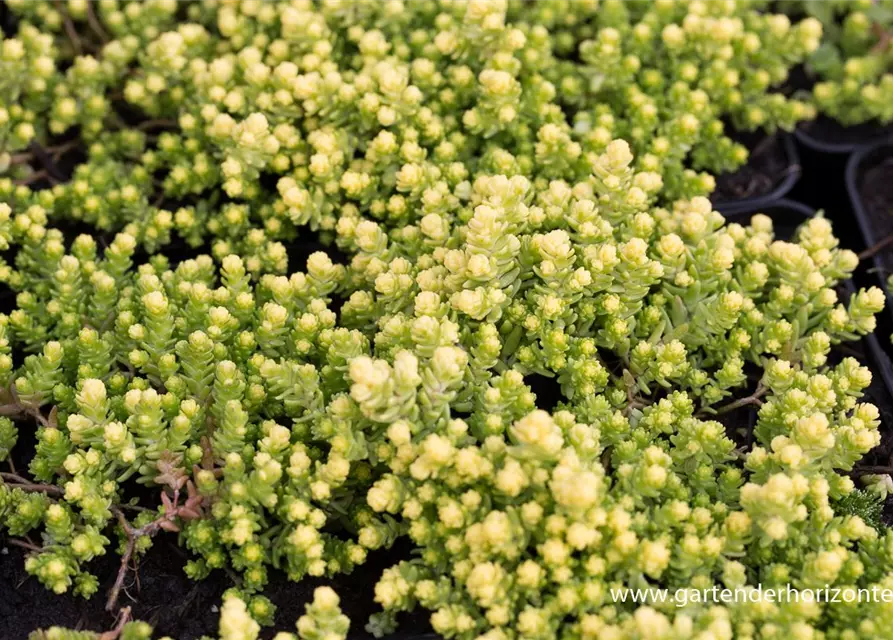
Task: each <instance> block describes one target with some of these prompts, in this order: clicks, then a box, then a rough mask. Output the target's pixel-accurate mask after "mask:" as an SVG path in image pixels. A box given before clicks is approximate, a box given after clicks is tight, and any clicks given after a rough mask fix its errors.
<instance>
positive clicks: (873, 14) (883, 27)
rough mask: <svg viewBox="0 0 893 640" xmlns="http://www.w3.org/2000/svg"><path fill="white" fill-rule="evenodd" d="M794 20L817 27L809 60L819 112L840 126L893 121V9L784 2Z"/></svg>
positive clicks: (836, 1)
mask: <svg viewBox="0 0 893 640" xmlns="http://www.w3.org/2000/svg"><path fill="white" fill-rule="evenodd" d="M782 6H783V7H784V8H785V9H787V10H789V11H790V12H791V13H793V14H794V15H809V16H810V17H813V18H815V19H817V20H819V21H821V23H822V27H823V29H824V32H825V39H824V41H823V42H822V45H821V46H820V47H819V48H818V49H817V50H816V51H815V52H814V53H813V54H812V56H811V57H810V58H809V60H808V65H807V68H808V69H809V71H810V72H811V73H812V74H813V75H814V76H815V79H816V83H815V85H814V86H813V89H812V95H813V100H814V103H815V105H816V107H818V109H819V110H820V111H821V112H822V113H824V114H826V115H828V116H829V117H831V118H833V119H835V120H837V121H839V122H841V123H842V124H844V125H854V124H860V123H863V122H868V121H878V122H880V123H882V124H889V123H890V122H891V121H893V110H891V107H890V103H891V100H890V98H891V96H893V73H891V71H893V50H891V47H890V44H891V38H893V32H891V29H893V3H891V2H889V1H887V0H880V1H872V0H855V1H852V2H850V1H840V0H832V1H830V2H824V1H818V0H788V2H785V3H783V5H782Z"/></svg>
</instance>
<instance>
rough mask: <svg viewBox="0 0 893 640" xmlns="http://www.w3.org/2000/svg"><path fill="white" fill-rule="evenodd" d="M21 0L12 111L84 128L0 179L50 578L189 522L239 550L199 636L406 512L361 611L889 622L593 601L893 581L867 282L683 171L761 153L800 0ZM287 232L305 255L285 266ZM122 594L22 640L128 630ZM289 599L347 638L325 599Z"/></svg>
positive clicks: (9, 510) (74, 584) (17, 517)
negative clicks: (44, 89)
mask: <svg viewBox="0 0 893 640" xmlns="http://www.w3.org/2000/svg"><path fill="white" fill-rule="evenodd" d="M9 4H10V6H11V7H12V8H13V9H14V10H15V12H16V14H17V17H18V19H19V32H18V34H17V35H16V36H15V37H11V38H7V39H6V40H4V43H9V42H19V43H20V44H22V45H23V46H22V48H21V51H23V53H22V55H21V56H18V57H16V56H13V58H14V59H15V60H19V61H21V60H29V58H28V56H29V55H30V53H27V52H30V51H31V50H32V49H33V50H35V51H37V50H38V49H40V50H41V51H44V50H46V52H47V54H46V55H47V56H48V57H49V58H52V57H53V56H56V57H55V58H52V59H54V60H58V61H59V62H58V64H57V63H52V64H51V65H50V66H52V69H51V71H50V73H49V76H48V77H49V78H50V79H49V80H47V82H49V83H52V84H53V87H54V89H53V92H52V99H51V100H48V101H47V105H46V106H45V107H43V106H40V105H38V104H37V102H39V100H38V98H39V97H41V96H45V94H44V93H41V92H40V91H35V92H33V93H34V96H33V98H34V101H35V105H34V106H30V107H28V109H29V110H28V111H27V113H25V112H23V114H24V115H23V118H24V117H25V116H27V119H30V120H33V121H34V122H39V123H40V124H39V126H35V127H34V132H33V134H32V136H31V137H28V139H29V140H30V139H31V138H33V137H34V136H37V139H44V140H45V141H52V142H56V141H55V140H50V138H52V137H53V136H62V135H63V134H65V133H66V132H69V135H70V132H71V131H73V130H75V129H76V130H77V132H78V135H79V136H80V138H79V139H78V140H79V141H80V140H82V141H83V148H82V149H81V151H82V152H83V157H82V160H83V162H81V163H80V164H78V165H77V167H76V168H75V169H74V172H73V174H72V175H71V178H70V179H69V180H67V181H64V182H61V183H59V184H41V183H40V180H44V181H45V182H46V181H49V182H53V181H54V180H55V179H54V180H50V178H53V176H52V175H51V173H52V172H51V171H50V169H45V170H44V172H45V174H44V175H42V176H41V175H40V170H39V169H37V171H36V173H35V172H34V169H35V167H34V166H32V165H36V164H37V162H38V160H39V158H37V156H38V155H40V154H39V153H38V151H41V150H42V151H44V152H46V153H49V154H59V153H64V149H62V148H61V147H62V146H64V145H65V144H67V143H62V142H60V143H57V146H54V147H53V149H54V150H51V151H50V150H46V149H43V147H37V146H34V147H32V151H30V152H26V153H24V154H22V153H21V152H19V151H18V149H20V148H21V146H22V145H25V144H26V143H27V140H26V139H25V138H26V137H22V139H21V140H13V139H12V138H5V140H8V141H9V142H8V144H10V145H11V146H10V147H9V150H8V151H7V153H10V154H11V152H13V151H16V152H17V155H18V157H16V158H13V157H12V155H10V160H9V164H10V166H9V167H8V168H7V173H8V175H7V177H6V178H4V179H2V180H0V200H2V204H0V246H2V248H3V249H4V250H6V251H7V253H6V260H5V261H4V262H2V263H0V281H2V282H3V283H5V286H8V287H9V288H10V289H11V290H13V291H14V292H15V293H16V305H15V309H14V310H10V312H9V313H4V314H0V389H2V391H0V414H2V415H0V461H2V469H3V470H2V471H0V528H2V529H3V531H4V533H5V535H7V536H8V537H9V538H10V541H11V542H15V543H16V544H18V545H19V546H24V547H25V548H26V549H27V551H28V556H27V559H26V564H25V569H26V570H27V572H28V573H29V574H31V575H32V576H34V577H35V578H36V579H37V580H39V581H40V582H41V583H43V584H44V585H45V586H46V587H47V588H48V589H51V590H53V591H54V592H57V593H60V594H62V593H69V592H72V593H75V594H78V595H81V596H85V597H91V596H94V595H95V594H96V593H97V591H99V580H98V577H97V576H96V575H94V574H93V573H92V572H91V562H92V561H93V560H94V559H95V558H97V557H99V556H103V555H106V554H117V555H118V556H120V569H119V570H118V573H117V575H116V576H115V577H114V580H113V581H112V587H111V589H110V590H109V591H108V593H104V594H103V595H104V596H105V597H106V603H107V604H106V606H107V608H108V610H109V611H111V612H115V611H118V609H119V603H120V599H121V598H120V596H121V592H122V590H123V589H124V588H125V586H126V584H127V583H128V582H129V580H128V572H129V571H130V567H131V565H132V563H133V561H134V560H135V559H137V558H139V557H140V556H141V555H142V554H145V553H146V552H147V550H148V549H149V548H150V546H151V545H152V543H153V539H155V538H156V537H158V536H166V535H169V536H175V537H176V538H177V540H178V542H179V544H180V545H181V546H183V547H184V548H185V549H186V550H187V551H188V553H189V555H190V560H189V561H188V563H187V564H186V566H185V571H186V573H187V574H188V575H189V576H190V577H191V578H194V579H203V578H206V577H208V576H209V575H210V574H212V573H213V572H218V573H222V572H223V571H226V572H228V573H229V574H230V575H233V576H235V577H237V579H238V580H237V582H238V584H237V586H236V587H235V588H234V589H233V590H232V591H231V592H230V593H229V594H228V596H227V598H226V599H225V601H224V604H223V606H222V609H221V623H220V638H221V640H254V639H255V638H256V637H258V634H259V633H260V625H261V624H269V623H270V622H271V621H272V619H273V616H274V608H273V605H272V603H271V602H270V601H269V600H268V599H267V598H265V597H264V596H263V590H264V587H265V585H266V584H267V583H268V580H269V578H270V572H271V571H281V572H283V573H284V574H286V575H287V576H288V578H289V579H291V580H295V581H298V580H301V579H302V578H304V577H307V576H313V577H320V576H336V575H338V574H343V573H348V572H351V571H353V570H354V569H356V568H357V567H359V566H360V565H363V564H364V562H365V561H366V560H367V557H368V555H369V554H370V553H371V552H375V551H384V552H386V550H388V549H390V548H392V547H393V546H394V545H395V543H396V542H397V541H398V540H399V539H406V540H408V541H409V542H410V543H411V545H412V547H413V548H414V549H415V553H414V554H413V556H412V559H409V560H404V561H402V562H396V561H395V563H394V566H392V567H391V568H389V569H387V570H386V571H385V572H384V573H383V575H382V576H381V579H380V580H379V582H378V584H377V586H376V588H375V594H374V597H375V600H376V602H377V603H378V604H379V605H380V606H381V611H380V612H379V613H377V614H376V615H374V616H373V617H372V619H371V620H370V621H369V622H368V624H367V627H366V628H367V630H368V631H370V632H371V633H373V634H375V635H377V636H382V635H386V634H388V633H390V632H392V631H393V630H394V629H395V628H396V625H397V622H398V617H399V614H401V613H402V612H407V611H410V610H413V609H417V608H420V609H425V610H428V611H429V612H430V623H431V626H432V627H433V629H434V630H435V631H436V632H437V633H438V634H440V635H442V636H443V637H447V638H461V639H463V640H465V639H468V640H471V639H479V640H501V639H506V640H508V639H516V638H517V639H521V638H523V639H530V640H533V639H538V638H542V639H544V640H545V639H547V638H556V637H559V638H567V639H584V638H585V639H588V638H676V637H678V638H688V637H701V638H732V637H742V638H747V637H754V638H755V637H765V638H777V637H781V636H782V635H793V636H794V637H796V638H811V637H821V636H819V634H825V635H824V637H829V638H847V639H849V638H860V637H864V638H872V637H877V636H878V635H879V634H882V633H885V632H886V631H885V630H886V629H888V628H889V625H890V622H891V620H893V610H891V609H890V604H889V603H885V602H876V603H872V604H871V605H865V606H862V605H860V606H854V605H853V604H851V603H850V601H847V602H846V603H835V602H814V603H811V604H808V605H807V604H799V603H798V604H797V605H793V604H791V605H784V606H782V605H778V606H776V605H774V604H772V603H767V602H762V603H761V602H756V603H750V604H747V605H741V606H732V605H721V604H718V603H714V605H710V606H708V605H693V606H686V607H678V606H676V603H673V602H669V601H668V602H663V603H660V602H654V603H649V604H647V605H646V604H642V603H635V602H626V601H624V602H620V601H616V600H615V599H612V596H611V593H612V590H614V589H617V588H623V587H632V588H639V587H647V586H656V587H664V588H669V589H677V588H693V589H700V590H709V589H712V588H714V587H728V588H741V589H744V590H753V589H756V587H757V585H765V586H767V587H773V588H774V587H783V586H785V585H796V586H797V588H820V587H824V586H826V585H833V586H835V587H836V588H839V589H843V590H854V589H872V588H880V589H886V588H893V579H891V577H890V576H891V571H893V534H889V533H887V532H886V530H885V529H884V528H883V527H882V526H881V525H880V523H879V522H878V520H877V499H876V498H875V497H873V496H874V495H875V494H877V495H880V494H881V492H882V491H883V489H882V487H883V486H884V485H883V483H884V480H883V478H878V479H876V482H875V484H877V485H878V487H879V488H878V489H875V490H873V491H871V492H868V493H861V492H856V490H855V489H854V485H853V482H852V480H851V479H850V477H849V475H848V474H849V472H850V471H852V470H853V468H854V465H856V464H857V463H858V461H859V460H860V459H861V457H862V456H863V455H864V454H866V453H867V452H868V451H869V450H871V449H872V448H873V447H874V446H875V445H877V444H878V442H879V441H880V434H879V425H880V419H879V415H878V410H877V409H876V408H875V407H874V406H873V405H870V404H867V403H863V402H860V400H861V398H862V394H863V391H864V389H866V387H867V386H868V385H869V384H870V381H871V373H870V371H869V370H868V369H867V368H865V367H864V366H862V365H861V364H860V363H859V362H857V361H856V360H855V359H853V358H842V359H841V358H840V357H837V354H835V353H834V352H833V348H834V347H835V346H836V345H838V344H840V343H842V342H846V341H852V340H857V339H859V338H860V337H861V336H863V335H865V334H868V333H871V332H872V331H873V330H874V328H875V318H874V316H875V314H877V313H878V312H879V311H880V310H881V308H882V307H883V304H884V296H883V294H882V292H881V291H880V290H879V289H876V288H871V289H867V290H860V291H858V292H856V293H854V294H852V295H850V294H849V293H847V289H846V288H845V287H843V286H842V284H843V283H844V282H845V281H846V280H848V279H849V277H850V274H851V273H852V272H853V270H854V269H855V268H856V266H857V264H858V258H857V256H856V255H855V254H854V253H853V252H851V251H849V250H846V249H842V248H840V247H839V245H838V241H837V239H836V238H835V237H834V235H833V233H832V229H831V225H830V223H829V222H828V221H827V220H826V219H824V218H823V217H821V216H819V217H815V218H813V219H811V220H809V221H808V222H807V223H806V224H804V225H802V226H801V227H800V228H799V229H798V230H797V231H796V232H795V233H794V235H793V237H777V236H776V233H775V229H774V227H773V221H772V220H771V219H770V218H769V217H767V216H765V215H754V216H753V217H751V218H750V219H749V220H740V221H737V222H727V221H726V220H725V219H724V218H723V217H722V216H721V215H720V214H719V213H717V212H716V211H714V210H713V208H712V206H711V204H710V202H709V200H708V199H707V198H706V197H704V194H706V193H709V191H710V190H711V189H712V178H711V177H710V176H709V174H698V173H695V172H694V168H696V169H710V170H725V169H728V168H732V167H734V166H737V164H739V163H740V162H743V160H744V159H745V155H744V153H743V148H741V147H739V146H737V145H735V144H734V143H733V142H732V141H731V139H730V138H728V137H726V135H725V134H724V133H723V124H722V123H723V121H724V119H725V120H728V121H731V122H734V123H735V124H736V125H737V126H739V127H742V128H752V127H757V126H769V127H771V126H782V127H792V126H793V125H794V124H795V123H796V121H798V120H800V119H802V118H805V117H807V116H809V115H810V107H809V106H808V105H806V104H803V103H800V102H797V101H790V100H786V99H785V98H783V97H781V96H780V95H775V94H772V93H771V92H768V93H767V90H768V89H769V88H770V87H771V86H773V85H775V84H778V83H780V82H782V81H783V80H784V79H785V77H786V74H787V71H788V68H789V67H790V66H792V65H793V64H795V63H797V62H799V61H800V60H802V59H804V58H805V56H807V55H808V54H809V53H811V52H812V51H814V50H815V49H816V47H817V46H818V40H819V37H820V34H821V29H820V26H819V24H818V23H817V22H816V21H814V20H804V21H802V22H799V23H796V24H792V23H791V21H790V20H789V19H787V18H786V17H784V16H782V15H775V14H770V13H766V12H765V11H763V10H762V9H761V7H760V5H759V4H751V3H735V2H716V3H714V2H690V3H673V2H666V1H659V2H655V3H651V4H645V3H642V4H624V3H620V2H612V1H611V0H605V1H604V2H602V3H596V2H587V3H582V4H580V5H579V6H577V5H574V7H573V9H574V10H573V11H571V10H570V9H571V7H570V5H569V4H568V3H565V2H560V1H555V2H549V1H547V2H540V3H535V4H534V3H506V2H501V1H498V0H493V1H485V0H471V1H469V2H433V1H429V2H418V3H406V4H405V5H404V4H403V3H402V2H399V1H395V0H391V1H390V2H386V3H381V4H371V3H370V4H360V3H347V2H338V1H334V0H327V1H324V2H322V3H319V5H313V4H311V3H309V2H302V1H300V0H298V1H295V2H290V3H277V4H272V3H270V4H266V3H260V2H253V1H251V0H245V1H242V2H201V3H190V4H188V5H182V6H177V5H176V4H175V3H173V2H167V1H163V0H161V1H154V0H150V1H149V2H145V3H136V2H132V3H125V2H115V1H111V0H100V1H99V2H96V3H89V2H83V1H81V2H79V1H77V0H70V1H68V2H65V3H46V2H35V3H25V2H10V3H9ZM32 30H33V31H34V33H33V34H32V36H33V40H34V42H31V43H30V44H29V45H28V46H27V47H26V46H24V44H23V43H24V41H25V40H27V37H28V35H27V34H29V33H31V31H32ZM37 44H40V47H38V46H37ZM43 45H46V46H45V47H44V46H43ZM4 46H5V47H6V46H8V47H12V49H13V53H15V45H4ZM41 47H43V48H41ZM2 51H6V49H5V48H4V49H2V50H0V52H2ZM38 57H40V56H38ZM51 62H52V60H51ZM29 64H33V63H31V62H22V64H20V65H19V66H18V67H16V68H17V69H19V71H18V72H17V73H18V74H19V75H18V76H15V77H17V78H19V80H20V81H21V83H22V86H23V87H24V88H23V89H22V93H21V97H14V98H12V99H13V100H14V101H17V102H16V104H21V105H23V106H24V105H26V104H30V103H29V102H28V99H27V96H28V95H30V94H28V92H27V89H28V87H31V83H32V81H33V80H34V78H35V76H34V75H33V74H31V73H28V71H27V69H28V65H29ZM31 88H32V89H33V87H31ZM8 111H10V113H11V112H12V110H11V108H10V109H8ZM46 136H50V138H46ZM41 137H43V138H41ZM76 142H77V141H76ZM78 144H79V142H78ZM29 171H31V172H30V173H29ZM40 187H46V188H40ZM73 222H75V223H78V224H79V225H80V226H81V227H84V226H86V228H87V229H89V230H90V233H85V234H80V235H76V234H72V233H66V231H67V230H68V229H70V228H71V227H72V226H73V225H72V223H73ZM310 233H313V234H316V236H315V237H319V238H320V239H321V240H322V242H323V245H322V246H325V247H327V248H328V250H327V251H315V252H311V253H310V255H309V257H307V259H306V261H305V262H306V264H303V265H294V264H291V265H290V264H289V259H288V258H289V251H290V250H291V249H293V248H294V247H295V246H296V245H297V244H298V243H300V242H301V241H302V240H304V239H306V237H307V236H308V234H310ZM177 243H179V244H177ZM183 243H185V245H186V246H188V247H190V249H191V250H193V252H192V253H190V254H189V256H188V257H186V256H184V251H183ZM297 266H299V267H300V268H302V269H303V270H302V271H296V270H295V267H297ZM543 378H546V379H549V380H551V381H552V383H553V385H554V389H555V392H554V396H556V397H554V398H549V397H543V396H545V395H546V394H540V397H538V396H537V393H535V392H534V388H539V387H540V385H539V382H538V381H540V380H541V379H543ZM552 401H554V402H552ZM749 412H754V413H755V414H756V415H755V416H754V424H753V426H752V428H741V427H742V425H743V424H745V423H746V421H747V417H748V413H749ZM31 433H34V435H35V439H36V446H35V451H34V454H33V456H29V457H28V459H27V460H25V461H24V464H26V465H27V468H17V467H16V466H15V463H16V462H19V463H21V462H22V459H21V457H19V454H20V452H21V446H20V445H19V440H21V439H22V438H21V436H22V435H23V434H28V435H29V436H30V434H31ZM860 514H862V515H860ZM868 514H872V515H871V517H869V515H868ZM863 515H864V516H865V517H863ZM769 605H772V606H769ZM120 620H121V621H122V622H121V623H120V624H119V625H118V627H116V629H115V630H113V631H112V632H108V633H109V634H110V635H105V636H97V635H96V634H92V633H91V632H86V633H84V632H73V631H66V630H64V629H60V628H57V629H51V630H49V631H47V632H43V635H37V636H35V637H36V638H46V639H47V640H56V639H58V640H67V639H69V638H77V639H80V638H87V639H91V640H92V639H93V638H97V637H98V638H101V639H102V640H107V638H110V637H111V638H125V639H128V640H137V639H141V638H148V637H150V634H151V630H150V629H149V628H148V626H146V625H144V624H142V623H136V622H129V621H128V620H127V616H121V617H120ZM364 623H365V621H354V624H355V625H357V624H358V625H359V626H362V625H363V624H364ZM355 628H356V627H355ZM297 632H298V635H297V637H300V638H302V639H305V640H317V639H318V640H335V639H336V638H344V637H346V635H347V632H348V621H347V619H346V618H345V617H344V616H343V614H342V613H341V611H340V609H339V601H338V597H337V596H336V595H335V594H334V592H333V591H331V590H330V589H327V588H324V589H320V590H317V592H316V593H315V597H314V601H313V603H312V604H310V605H309V606H308V609H307V614H306V615H305V616H304V617H302V618H301V619H300V620H299V621H298V623H297ZM294 637H295V636H293V635H289V634H280V635H279V636H277V638H279V640H285V639H288V638H294Z"/></svg>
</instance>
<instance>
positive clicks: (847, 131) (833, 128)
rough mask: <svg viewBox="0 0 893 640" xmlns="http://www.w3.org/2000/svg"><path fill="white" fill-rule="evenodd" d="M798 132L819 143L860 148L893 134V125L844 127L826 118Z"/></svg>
mask: <svg viewBox="0 0 893 640" xmlns="http://www.w3.org/2000/svg"><path fill="white" fill-rule="evenodd" d="M800 131H801V132H803V133H805V134H806V135H807V136H809V137H810V138H812V139H814V140H816V141H817V142H819V143H824V144H832V145H853V146H861V145H866V144H871V143H873V142H879V141H880V140H883V139H884V138H886V137H888V136H890V135H891V134H893V125H882V124H880V123H878V122H863V123H862V124H856V125H850V126H844V125H842V124H840V123H839V122H837V121H836V120H832V119H831V118H828V117H826V116H819V117H818V118H816V119H815V120H813V121H811V122H807V123H804V124H802V125H800Z"/></svg>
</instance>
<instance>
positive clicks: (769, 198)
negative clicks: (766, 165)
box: [713, 133, 802, 214]
mask: <svg viewBox="0 0 893 640" xmlns="http://www.w3.org/2000/svg"><path fill="white" fill-rule="evenodd" d="M775 140H776V141H777V144H778V146H779V147H780V148H781V151H782V152H783V154H784V164H785V167H786V168H785V169H782V170H781V171H780V172H778V173H777V174H776V175H770V176H767V177H768V178H769V179H770V180H773V186H772V188H771V190H770V191H768V192H767V193H763V194H761V195H755V196H749V197H746V198H741V199H739V200H732V199H719V198H721V196H718V198H716V199H714V201H713V206H714V208H715V209H716V210H717V211H719V212H720V213H726V214H728V213H736V212H741V211H757V210H759V209H763V208H766V207H769V206H772V204H773V203H775V202H778V201H779V200H781V199H782V198H784V197H785V196H786V195H787V194H788V192H789V191H790V190H791V189H792V188H793V187H794V185H795V184H796V183H797V180H799V179H800V175H801V173H802V169H801V166H800V154H799V153H798V152H797V145H796V144H795V142H794V138H793V137H792V136H791V135H790V134H787V133H782V134H778V135H777V136H775ZM747 170H748V166H747V165H746V166H745V167H742V169H740V170H739V172H741V171H747ZM739 172H736V173H739Z"/></svg>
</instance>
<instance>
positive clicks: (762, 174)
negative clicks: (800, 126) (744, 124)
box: [711, 135, 798, 203]
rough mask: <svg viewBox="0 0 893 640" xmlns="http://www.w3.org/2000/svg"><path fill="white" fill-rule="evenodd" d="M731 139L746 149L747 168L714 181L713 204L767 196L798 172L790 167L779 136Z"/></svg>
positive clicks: (744, 167)
mask: <svg viewBox="0 0 893 640" xmlns="http://www.w3.org/2000/svg"><path fill="white" fill-rule="evenodd" d="M733 137H734V138H736V139H737V141H739V142H742V144H744V145H745V146H747V147H748V149H749V151H750V156H749V157H748V159H747V164H745V165H744V166H743V167H741V168H740V169H738V170H737V171H733V172H731V173H723V174H720V175H718V176H717V177H716V189H715V190H714V192H713V194H712V195H711V200H712V201H713V202H715V203H725V202H732V201H735V200H743V199H745V198H757V197H760V196H766V195H769V194H770V193H772V191H774V190H775V189H776V188H778V187H779V186H780V185H781V184H782V183H783V182H784V180H785V178H787V176H788V175H790V173H791V172H792V171H796V170H797V169H798V167H794V166H791V165H790V159H789V158H788V154H787V153H786V151H785V148H784V143H783V142H782V139H781V138H780V137H779V136H762V137H754V136H746V137H744V136H740V135H736V136H733ZM742 138H743V139H742ZM748 143H750V144H748Z"/></svg>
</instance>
